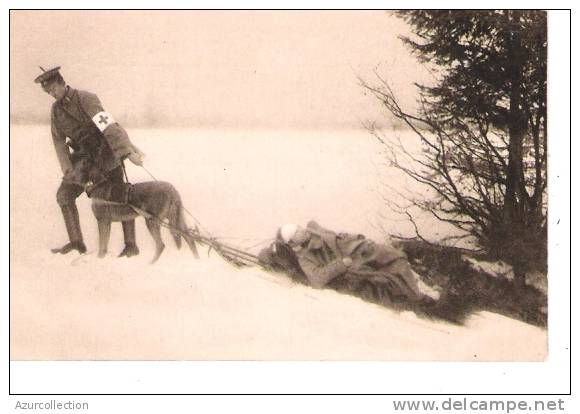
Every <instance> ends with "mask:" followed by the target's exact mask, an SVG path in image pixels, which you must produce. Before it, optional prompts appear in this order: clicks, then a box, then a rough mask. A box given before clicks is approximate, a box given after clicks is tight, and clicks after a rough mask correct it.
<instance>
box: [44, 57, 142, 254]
mask: <svg viewBox="0 0 580 414" xmlns="http://www.w3.org/2000/svg"><path fill="white" fill-rule="evenodd" d="M59 69H60V68H55V69H51V70H50V71H46V72H45V73H43V74H42V75H40V76H39V77H38V78H37V79H36V80H35V81H36V82H37V83H41V84H42V86H43V88H44V87H47V84H49V83H50V82H54V81H55V78H57V77H58V78H60V79H62V77H61V76H60V73H59V72H58V70H59ZM62 83H63V84H64V81H62ZM51 133H52V141H53V144H54V149H55V151H56V155H57V158H58V162H59V164H60V168H61V170H62V172H63V180H62V182H61V185H60V187H59V188H58V191H57V194H56V199H57V202H58V204H59V206H60V207H61V210H62V213H63V216H64V220H65V224H66V228H67V232H68V235H69V239H70V241H71V243H72V244H73V245H74V246H79V245H80V246H81V247H82V248H81V249H78V248H76V247H73V248H75V249H77V250H79V251H82V250H83V249H84V250H86V248H84V243H83V241H82V233H81V230H80V224H79V219H78V211H77V208H76V205H75V200H76V198H78V197H79V196H80V195H81V194H82V193H83V191H84V185H85V184H86V183H87V181H88V166H89V165H92V166H94V167H96V168H98V169H99V171H100V172H101V173H102V174H103V175H105V176H107V177H108V178H109V179H110V180H111V181H112V182H114V183H118V184H122V183H123V170H122V162H123V159H124V158H126V157H127V156H129V155H130V154H132V153H136V152H139V151H138V149H137V148H136V147H135V146H134V145H133V144H132V143H131V141H130V140H129V137H128V135H127V132H126V131H125V130H124V129H123V128H122V127H121V126H120V125H119V124H118V123H117V122H115V120H114V119H113V117H112V116H111V115H110V114H109V113H108V112H106V111H105V110H104V109H103V106H102V104H101V102H100V100H99V98H98V97H97V95H95V94H93V93H90V92H86V91H81V90H76V89H73V88H71V87H70V86H66V92H65V93H64V96H62V97H60V99H57V100H56V101H55V102H54V103H53V105H52V109H51ZM123 231H124V235H125V250H124V252H126V251H127V248H128V247H129V248H130V250H131V251H132V252H133V253H134V254H136V253H135V251H137V252H138V249H137V246H136V242H135V221H134V220H131V221H126V222H123ZM71 243H69V245H70V244H71ZM65 247H66V246H65ZM69 247H70V246H69ZM53 251H54V252H60V253H68V251H70V248H68V249H65V248H62V249H54V250H53Z"/></svg>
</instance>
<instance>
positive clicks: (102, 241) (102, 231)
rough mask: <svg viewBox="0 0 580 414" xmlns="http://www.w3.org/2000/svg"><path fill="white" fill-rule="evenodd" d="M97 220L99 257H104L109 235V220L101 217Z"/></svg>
mask: <svg viewBox="0 0 580 414" xmlns="http://www.w3.org/2000/svg"><path fill="white" fill-rule="evenodd" d="M97 222H98V223H99V257H105V256H106V255H107V246H108V245H109V237H110V236H111V220H108V219H103V218H101V219H98V220H97Z"/></svg>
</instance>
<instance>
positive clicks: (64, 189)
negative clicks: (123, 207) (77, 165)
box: [56, 166, 123, 206]
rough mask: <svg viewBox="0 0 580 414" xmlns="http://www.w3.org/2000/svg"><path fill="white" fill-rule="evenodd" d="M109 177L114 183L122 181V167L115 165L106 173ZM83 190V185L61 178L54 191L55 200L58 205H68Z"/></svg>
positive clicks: (73, 201) (72, 202)
mask: <svg viewBox="0 0 580 414" xmlns="http://www.w3.org/2000/svg"><path fill="white" fill-rule="evenodd" d="M108 177H109V179H110V180H111V181H112V182H113V183H115V184H122V183H123V168H122V167H120V166H119V167H117V168H115V169H113V170H111V171H110V172H109V173H108ZM83 192H84V187H83V186H82V185H80V184H78V183H73V182H69V181H66V180H64V179H63V180H62V182H61V183H60V186H59V187H58V190H57V192H56V202H57V203H58V205H59V206H69V205H71V204H74V203H75V200H76V199H77V198H78V197H79V196H80V195H81V194H82V193H83Z"/></svg>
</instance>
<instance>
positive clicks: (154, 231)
mask: <svg viewBox="0 0 580 414" xmlns="http://www.w3.org/2000/svg"><path fill="white" fill-rule="evenodd" d="M145 223H146V224H147V229H149V233H151V236H153V240H155V256H154V257H153V260H152V261H151V263H155V262H156V261H157V260H158V259H159V256H161V253H163V249H165V244H164V243H163V240H162V239H161V227H160V226H159V223H158V222H157V220H156V219H153V218H149V219H146V220H145Z"/></svg>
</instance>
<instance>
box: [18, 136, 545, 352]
mask: <svg viewBox="0 0 580 414" xmlns="http://www.w3.org/2000/svg"><path fill="white" fill-rule="evenodd" d="M129 132H130V135H131V138H132V140H133V141H134V143H135V144H137V145H138V146H139V147H140V148H141V149H142V150H143V151H144V152H145V153H147V154H148V158H147V159H146V162H145V166H146V167H147V169H148V170H149V171H150V172H151V173H153V174H154V175H155V176H156V178H158V179H160V180H165V181H170V182H172V183H173V184H174V185H175V186H176V188H177V189H178V190H179V191H180V192H181V194H182V197H183V200H184V203H185V205H186V206H187V209H188V210H189V212H191V214H192V215H193V216H194V217H195V219H196V220H198V221H199V222H200V223H201V225H202V226H203V228H204V229H205V230H206V231H208V232H209V233H211V234H213V235H215V236H218V237H223V238H224V239H223V240H224V241H225V242H228V243H231V244H236V245H239V246H243V247H245V248H249V249H250V250H253V251H256V250H257V249H259V248H260V245H261V244H263V243H265V242H267V240H268V239H269V238H271V237H272V236H273V234H274V232H275V230H276V228H277V226H279V225H280V224H282V223H285V222H298V223H306V222H307V221H308V220H311V219H315V220H317V221H318V222H319V223H320V224H322V225H323V226H326V227H329V228H332V229H336V230H340V231H349V232H359V233H364V234H367V235H368V236H370V237H372V238H375V239H381V238H382V237H383V233H382V231H381V230H380V229H379V228H378V227H377V223H376V219H377V216H378V214H379V213H382V214H385V211H384V206H383V204H382V202H381V199H380V197H379V195H378V191H379V190H380V189H381V188H382V185H381V183H382V182H385V181H387V182H389V184H391V185H394V186H408V185H409V183H406V182H405V181H404V180H403V179H402V178H401V177H400V176H398V175H397V174H395V173H394V172H392V171H389V170H387V169H385V168H384V167H383V166H382V163H383V160H382V159H381V157H380V155H379V154H378V152H379V150H380V147H378V145H377V143H376V142H374V141H373V140H372V139H371V138H370V137H369V136H368V135H367V134H366V133H365V132H361V131H352V132H344V131H343V132H321V131H294V132H283V131H282V132H281V131H235V130H230V131H224V130H221V131H220V130H203V131H202V130H137V129H132V130H130V131H129ZM53 152H54V151H53V149H52V143H51V140H50V133H49V127H48V126H46V125H44V126H12V128H11V142H10V225H11V228H10V258H11V273H10V286H11V292H10V293H11V297H10V299H11V302H10V311H11V314H10V333H11V337H10V344H11V358H12V359H14V360H55V359H56V360H71V359H73V360H79V359H81V360H84V359H96V360H101V359H107V360H118V359H121V360H122V359H132V360H151V359H154V360H230V359H235V360H246V359H250V360H254V359H258V360H298V359H308V360H311V359H313V360H457V361H490V360H495V361H512V360H517V361H537V360H544V359H545V358H546V356H547V332H546V331H545V330H543V329H540V328H537V327H534V326H530V325H527V324H524V323H522V322H518V321H514V320H511V319H509V318H506V317H503V316H500V315H496V314H491V313H480V314H476V315H473V316H472V317H471V318H470V319H469V321H468V323H467V324H466V326H465V327H457V326H451V325H448V324H445V323H437V322H429V321H425V320H421V319H418V318H417V317H416V316H415V315H414V314H410V313H406V314H397V313H395V312H392V311H390V310H388V309H385V308H382V307H379V306H375V305H372V304H368V303H366V302H363V301H361V300H359V299H357V298H354V297H350V296H346V295H340V294H338V293H336V292H333V291H330V290H314V289H311V288H309V287H306V286H301V285H295V284H293V283H292V282H290V281H289V280H287V279H286V278H284V277H280V276H277V275H273V274H269V273H267V272H264V271H262V270H260V269H258V268H248V269H242V270H239V269H235V268H233V267H231V266H230V265H228V264H227V263H225V262H224V261H223V260H221V259H220V258H219V257H217V256H216V255H215V254H211V255H210V256H209V257H208V255H207V254H206V251H203V252H202V258H201V259H200V260H199V261H196V260H195V259H194V258H193V257H192V256H191V254H190V253H189V251H187V250H186V249H183V250H182V251H177V250H176V249H175V246H174V245H173V242H172V240H171V239H170V237H169V234H167V233H166V234H164V238H165V241H166V244H167V248H166V250H165V252H164V254H163V256H162V257H161V259H160V260H159V262H157V263H156V264H155V265H149V264H148V262H149V260H150V258H151V257H152V255H153V242H152V240H151V237H150V236H149V234H148V232H147V230H146V228H145V225H144V222H143V220H142V219H139V220H138V221H137V233H138V240H139V245H140V247H141V255H140V256H139V257H136V258H131V259H117V258H116V257H115V254H116V253H118V252H119V251H120V250H121V248H122V232H121V228H120V225H114V226H113V234H112V240H111V243H110V249H109V251H110V255H109V257H107V258H105V259H98V258H97V257H96V255H95V249H96V245H97V226H96V221H95V220H94V218H93V216H92V213H91V211H90V204H89V201H88V200H87V199H86V197H82V198H81V199H79V201H78V206H79V210H80V214H81V223H82V227H83V231H84V235H85V241H86V242H87V245H88V248H89V250H90V254H88V255H84V256H78V255H69V256H55V255H52V254H51V253H50V252H49V248H50V247H54V246H56V245H59V244H61V243H64V242H65V241H66V240H65V239H66V232H65V229H64V225H63V222H62V218H61V216H60V211H59V208H58V206H57V204H56V201H55V192H56V189H57V187H58V184H59V180H60V172H59V168H58V166H57V161H56V157H55V155H54V153H53ZM128 172H129V176H130V178H131V179H132V180H133V181H141V180H150V177H149V176H148V174H147V173H146V172H145V171H144V170H141V169H138V168H136V167H134V166H130V168H129V171H128ZM385 174H386V175H385ZM188 219H189V220H188V221H189V222H190V224H193V222H194V220H193V219H192V218H191V217H188ZM383 225H384V227H385V229H386V230H387V231H388V232H396V231H398V230H400V229H401V228H404V227H403V226H404V224H403V223H401V222H400V221H398V219H397V218H395V217H393V220H392V221H391V222H388V223H383ZM431 231H433V232H437V231H443V230H442V229H441V228H439V227H438V226H437V225H436V224H434V225H433V226H431Z"/></svg>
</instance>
